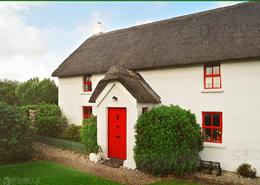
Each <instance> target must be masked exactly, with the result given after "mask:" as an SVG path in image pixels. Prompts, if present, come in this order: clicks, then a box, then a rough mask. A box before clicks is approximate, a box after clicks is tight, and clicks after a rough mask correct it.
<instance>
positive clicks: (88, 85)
mask: <svg viewBox="0 0 260 185" xmlns="http://www.w3.org/2000/svg"><path fill="white" fill-rule="evenodd" d="M83 91H84V92H91V91H92V82H91V76H84V79H83Z"/></svg>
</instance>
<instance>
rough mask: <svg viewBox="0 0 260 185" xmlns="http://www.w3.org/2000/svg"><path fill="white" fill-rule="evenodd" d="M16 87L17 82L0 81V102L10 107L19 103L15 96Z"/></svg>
mask: <svg viewBox="0 0 260 185" xmlns="http://www.w3.org/2000/svg"><path fill="white" fill-rule="evenodd" d="M17 86H18V82H17V81H11V80H0V101H2V102H6V103H7V104H10V105H17V104H18V103H19V100H18V97H17V95H16V89H17Z"/></svg>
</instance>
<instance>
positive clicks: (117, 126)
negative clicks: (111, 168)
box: [108, 108, 126, 160]
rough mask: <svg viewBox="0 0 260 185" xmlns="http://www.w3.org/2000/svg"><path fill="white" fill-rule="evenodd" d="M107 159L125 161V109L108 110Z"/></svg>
mask: <svg viewBox="0 0 260 185" xmlns="http://www.w3.org/2000/svg"><path fill="white" fill-rule="evenodd" d="M108 157H109V158H117V159H122V160H125V159H126V108H108Z"/></svg>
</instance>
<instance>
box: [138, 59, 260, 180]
mask: <svg viewBox="0 0 260 185" xmlns="http://www.w3.org/2000/svg"><path fill="white" fill-rule="evenodd" d="M221 73H222V75H221V76H222V86H223V89H222V90H223V91H222V92H218V93H206V92H202V91H203V65H196V66H189V67H181V68H172V69H164V70H162V69H161V70H153V71H140V74H141V75H142V76H143V77H144V79H145V80H146V81H147V83H148V84H149V85H150V86H151V87H152V88H153V89H154V90H155V92H157V93H158V94H159V95H160V97H161V98H162V104H166V105H169V104H175V105H180V106H181V107H183V108H185V109H190V110H191V112H193V113H195V114H196V118H197V122H198V123H199V124H201V122H202V113H201V112H202V111H220V112H223V138H222V139H223V143H222V144H205V148H204V150H203V151H202V152H201V157H202V159H204V160H212V161H219V162H221V165H222V167H223V168H224V169H226V170H230V171H235V170H236V168H237V167H238V166H239V165H240V164H241V163H243V162H245V161H246V162H249V163H250V164H251V165H253V166H254V167H255V168H257V171H258V176H259V175H260V61H257V62H241V63H223V64H221Z"/></svg>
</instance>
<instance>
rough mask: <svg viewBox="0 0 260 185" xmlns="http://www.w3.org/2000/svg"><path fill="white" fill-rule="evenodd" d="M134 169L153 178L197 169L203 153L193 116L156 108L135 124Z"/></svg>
mask: <svg viewBox="0 0 260 185" xmlns="http://www.w3.org/2000/svg"><path fill="white" fill-rule="evenodd" d="M136 133H137V135H136V146H135V148H134V153H135V155H134V158H135V161H136V165H137V168H138V169H139V170H142V171H144V172H147V173H151V174H154V175H166V174H170V173H176V174H182V173H184V172H190V171H193V170H194V169H195V168H196V167H197V160H198V159H199V152H200V151H201V150H202V149H203V147H202V137H201V132H200V126H199V125H198V124H197V123H196V118H195V115H194V114H192V113H190V111H186V110H184V109H182V108H180V107H179V106H172V105H171V106H160V107H157V108H153V109H151V110H150V111H149V112H147V113H145V114H143V115H141V116H140V117H139V119H138V121H137V124H136Z"/></svg>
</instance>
